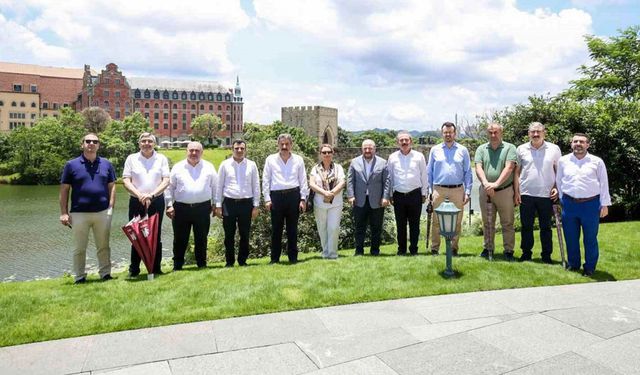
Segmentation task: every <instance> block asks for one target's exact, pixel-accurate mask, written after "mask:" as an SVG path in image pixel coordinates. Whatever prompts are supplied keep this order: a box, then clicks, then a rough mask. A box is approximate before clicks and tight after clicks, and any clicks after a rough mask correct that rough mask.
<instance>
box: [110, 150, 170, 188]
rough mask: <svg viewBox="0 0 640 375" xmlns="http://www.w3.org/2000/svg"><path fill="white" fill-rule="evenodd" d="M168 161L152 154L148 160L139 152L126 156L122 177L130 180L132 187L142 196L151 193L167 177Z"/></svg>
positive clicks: (159, 155)
mask: <svg viewBox="0 0 640 375" xmlns="http://www.w3.org/2000/svg"><path fill="white" fill-rule="evenodd" d="M169 173H170V172H169V161H168V160H167V157H166V156H164V155H162V154H159V153H157V152H155V151H154V152H153V154H152V155H151V157H150V158H145V157H144V155H142V153H141V152H136V153H135V154H131V155H129V156H127V160H126V161H125V162H124V170H123V171H122V177H128V178H131V182H132V183H133V186H135V187H136V189H137V190H138V191H140V192H141V193H143V194H150V193H152V192H153V191H154V190H155V189H156V188H157V187H158V185H160V183H161V182H162V179H163V178H165V177H169Z"/></svg>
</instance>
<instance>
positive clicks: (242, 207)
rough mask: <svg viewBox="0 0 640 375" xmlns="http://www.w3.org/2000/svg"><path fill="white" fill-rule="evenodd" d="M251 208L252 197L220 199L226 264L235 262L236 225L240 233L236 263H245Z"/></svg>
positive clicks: (247, 254) (247, 251)
mask: <svg viewBox="0 0 640 375" xmlns="http://www.w3.org/2000/svg"><path fill="white" fill-rule="evenodd" d="M251 210H253V198H247V199H238V200H236V199H230V198H224V200H223V201H222V226H223V228H224V255H225V258H226V261H227V265H231V266H232V265H233V264H234V263H235V250H234V245H235V239H236V227H237V228H238V232H239V234H240V248H239V250H238V264H240V265H244V264H247V257H249V234H250V232H251Z"/></svg>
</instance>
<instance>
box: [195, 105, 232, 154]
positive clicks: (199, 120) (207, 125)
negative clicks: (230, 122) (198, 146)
mask: <svg viewBox="0 0 640 375" xmlns="http://www.w3.org/2000/svg"><path fill="white" fill-rule="evenodd" d="M224 129H226V125H225V124H224V123H223V122H222V120H221V119H220V117H218V116H216V115H214V114H213V113H205V114H202V115H200V116H198V117H196V118H195V119H193V121H192V122H191V130H192V131H193V134H192V138H193V139H194V140H196V141H198V142H200V143H202V144H205V145H208V146H211V145H215V146H218V145H219V140H218V138H217V136H218V133H220V132H221V131H223V130H224Z"/></svg>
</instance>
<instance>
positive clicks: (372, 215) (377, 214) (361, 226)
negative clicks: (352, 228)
mask: <svg viewBox="0 0 640 375" xmlns="http://www.w3.org/2000/svg"><path fill="white" fill-rule="evenodd" d="M383 218H384V207H378V208H371V206H370V205H369V196H368V195H367V198H366V199H365V201H364V206H362V207H358V206H353V220H354V222H355V225H356V254H364V238H365V236H366V233H367V225H368V226H369V231H370V232H371V254H373V255H377V254H380V236H381V234H382V220H383Z"/></svg>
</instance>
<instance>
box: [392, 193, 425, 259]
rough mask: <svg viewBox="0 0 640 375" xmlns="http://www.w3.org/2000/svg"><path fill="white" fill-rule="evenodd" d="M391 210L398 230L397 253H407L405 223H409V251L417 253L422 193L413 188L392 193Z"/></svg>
mask: <svg viewBox="0 0 640 375" xmlns="http://www.w3.org/2000/svg"><path fill="white" fill-rule="evenodd" d="M393 212H394V213H395V216H396V227H397V230H398V254H406V253H407V223H409V252H410V253H411V254H417V253H418V238H419V237H420V213H421V212H422V193H421V190H420V189H419V188H418V189H415V190H413V191H410V192H408V193H404V194H403V193H399V192H397V191H396V192H394V193H393Z"/></svg>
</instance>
